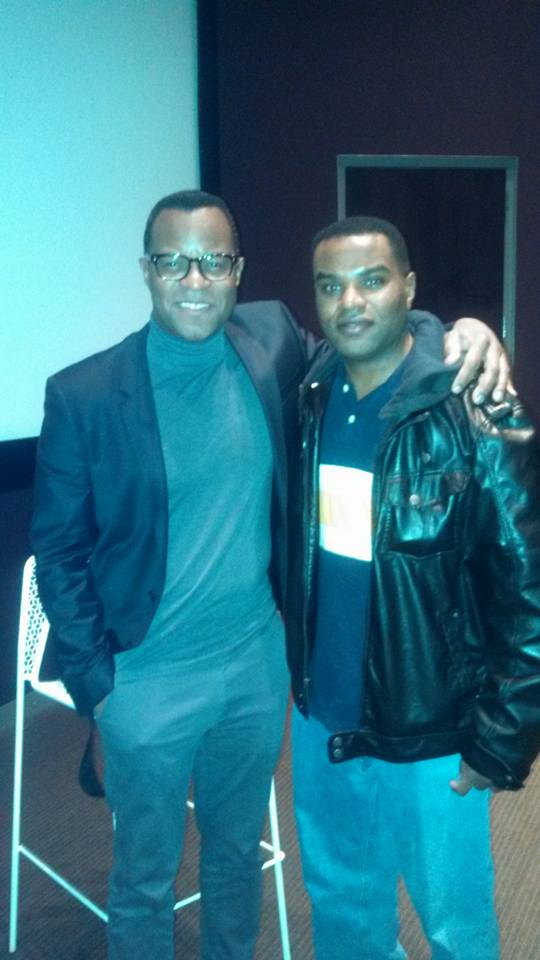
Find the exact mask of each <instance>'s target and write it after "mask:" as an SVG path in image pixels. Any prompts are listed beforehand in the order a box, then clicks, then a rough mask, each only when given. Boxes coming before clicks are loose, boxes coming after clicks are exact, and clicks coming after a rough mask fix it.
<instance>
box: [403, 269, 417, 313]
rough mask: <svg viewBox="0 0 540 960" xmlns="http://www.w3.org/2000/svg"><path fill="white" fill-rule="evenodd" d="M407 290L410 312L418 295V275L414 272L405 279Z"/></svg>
mask: <svg viewBox="0 0 540 960" xmlns="http://www.w3.org/2000/svg"><path fill="white" fill-rule="evenodd" d="M405 289H406V291H407V309H408V310H410V309H411V307H412V305H413V300H414V296H415V293H416V274H415V273H413V272H412V270H410V271H409V273H408V274H407V276H406V277H405Z"/></svg>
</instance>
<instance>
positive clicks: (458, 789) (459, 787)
mask: <svg viewBox="0 0 540 960" xmlns="http://www.w3.org/2000/svg"><path fill="white" fill-rule="evenodd" d="M450 789H451V790H453V791H454V793H457V794H459V796H460V797H464V796H466V795H467V794H468V793H469V790H472V785H471V784H470V783H467V781H465V780H462V778H461V777H458V778H457V779H456V780H450Z"/></svg>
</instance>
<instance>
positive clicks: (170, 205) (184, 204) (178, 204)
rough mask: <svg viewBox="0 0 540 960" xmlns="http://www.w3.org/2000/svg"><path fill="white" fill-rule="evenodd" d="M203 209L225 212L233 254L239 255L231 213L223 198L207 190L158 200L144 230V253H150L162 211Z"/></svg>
mask: <svg viewBox="0 0 540 960" xmlns="http://www.w3.org/2000/svg"><path fill="white" fill-rule="evenodd" d="M201 207H217V208H218V210H222V211H223V213H224V214H225V216H226V218H227V221H228V223H229V226H230V228H231V232H232V237H233V244H234V250H233V253H236V254H238V253H239V242H238V228H237V226H236V223H235V221H234V217H233V215H232V213H231V211H230V210H229V208H228V206H227V204H226V203H225V201H224V200H222V198H221V197H218V196H216V195H215V194H213V193H206V191H205V190H179V191H178V193H170V194H169V195H168V196H167V197H163V198H162V199H161V200H158V202H157V203H156V204H155V205H154V206H153V207H152V209H151V211H150V213H149V214H148V220H147V221H146V226H145V228H144V238H143V246H144V252H145V253H149V252H150V244H151V241H152V227H153V226H154V221H155V219H156V217H157V216H158V214H160V213H161V211H162V210H186V211H188V212H191V211H193V210H200V208H201Z"/></svg>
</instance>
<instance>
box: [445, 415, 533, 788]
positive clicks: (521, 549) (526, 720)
mask: <svg viewBox="0 0 540 960" xmlns="http://www.w3.org/2000/svg"><path fill="white" fill-rule="evenodd" d="M510 408H511V409H510ZM505 409H506V412H505ZM468 412H469V417H470V418H471V419H472V420H473V421H475V422H476V448H477V456H476V465H475V480H476V483H477V485H478V512H477V516H476V517H475V518H474V522H475V525H476V526H477V529H478V531H479V534H478V540H477V550H476V556H475V558H474V564H475V578H476V582H477V584H478V586H479V590H478V595H479V599H480V604H481V615H482V620H483V623H484V629H485V637H486V668H487V669H486V678H485V682H484V684H483V685H482V688H481V690H480V693H479V695H478V697H477V700H476V709H475V714H474V732H473V737H472V739H471V742H470V744H469V746H468V747H467V748H466V749H465V750H463V757H464V759H465V760H466V762H467V763H469V764H470V766H472V767H473V768H474V769H477V770H478V771H479V772H480V773H483V774H484V775H485V776H487V777H489V778H490V779H491V780H493V782H494V783H495V784H496V785H497V786H499V787H502V788H503V789H516V788H519V787H520V786H522V785H523V781H524V779H525V778H526V776H527V775H528V773H529V770H530V767H531V764H532V762H533V761H534V759H535V757H536V756H537V754H538V752H539V750H540V454H539V449H538V445H537V441H536V438H535V435H534V431H533V429H532V426H531V424H530V422H529V420H528V418H527V416H526V415H525V412H524V410H523V407H522V406H521V405H520V404H519V402H518V401H516V400H515V398H510V400H509V402H508V403H506V404H502V405H500V406H499V408H498V411H491V412H489V411H488V412H487V413H486V410H485V409H484V410H482V408H476V409H473V408H472V405H470V403H469V411H468Z"/></svg>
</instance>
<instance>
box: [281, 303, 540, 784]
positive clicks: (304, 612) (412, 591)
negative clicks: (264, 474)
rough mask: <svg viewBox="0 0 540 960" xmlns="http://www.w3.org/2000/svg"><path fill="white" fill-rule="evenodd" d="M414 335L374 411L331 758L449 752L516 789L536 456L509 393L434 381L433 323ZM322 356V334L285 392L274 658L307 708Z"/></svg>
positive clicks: (521, 772) (534, 572) (538, 571)
mask: <svg viewBox="0 0 540 960" xmlns="http://www.w3.org/2000/svg"><path fill="white" fill-rule="evenodd" d="M413 318H414V322H415V323H416V324H417V326H416V328H415V340H414V346H413V349H412V351H411V353H410V354H409V356H408V358H407V360H406V362H405V363H406V366H405V371H406V372H405V374H404V378H403V380H402V383H401V387H400V389H399V391H398V392H397V393H396V395H395V396H394V397H393V399H392V401H391V402H390V403H389V404H388V405H387V406H386V408H385V409H384V411H383V414H382V415H384V416H385V418H386V419H387V423H388V426H387V430H386V431H385V433H384V435H383V440H382V442H381V444H380V447H379V450H378V453H377V457H376V466H375V471H374V480H373V563H372V595H371V603H370V625H369V631H368V637H367V641H366V645H365V662H364V665H363V669H364V671H365V677H364V696H363V700H362V704H361V709H360V710H359V719H358V727H357V729H355V730H346V731H341V732H339V733H337V734H335V735H333V736H331V737H330V738H329V755H330V759H331V760H332V761H333V762H339V761H341V760H347V759H349V758H351V757H355V756H360V755H364V754H366V755H371V756H375V757H380V758H383V759H386V760H389V761H395V762H399V761H413V760H421V759H426V758H429V757H435V756H441V755H446V754H451V753H454V752H459V753H461V754H462V756H463V757H464V759H465V760H466V762H467V763H468V764H470V766H471V767H473V768H474V769H475V770H477V771H478V772H479V773H481V774H483V775H484V776H486V777H489V778H490V779H491V780H492V781H493V782H494V783H495V784H496V785H497V786H499V787H501V788H504V789H516V788H518V787H520V786H522V785H523V780H524V779H525V777H526V776H527V774H528V772H529V769H530V765H531V763H532V761H533V760H534V758H535V756H536V755H537V753H538V750H539V749H540V458H539V453H538V448H537V445H536V441H535V438H534V434H533V430H532V427H531V425H530V422H529V420H528V419H527V418H526V415H525V413H524V411H523V407H522V405H521V404H520V403H519V401H518V400H517V399H516V398H515V397H512V396H509V397H508V398H507V399H506V400H505V401H504V402H503V403H501V404H498V405H484V406H482V407H480V408H479V407H475V406H474V405H473V404H472V402H471V397H470V394H471V390H470V389H469V390H467V392H466V393H465V395H464V396H463V397H456V396H453V395H452V394H451V393H450V392H449V386H450V382H451V380H452V378H453V376H454V372H453V371H450V370H449V369H448V368H447V367H444V365H443V363H442V334H443V330H442V328H441V326H440V324H439V322H438V321H437V320H436V319H435V318H434V317H432V316H431V315H429V314H420V313H419V312H418V311H413V314H412V315H411V320H412V319H413ZM336 364H337V357H336V355H335V353H333V351H332V350H331V349H330V348H329V347H328V346H327V345H325V346H324V347H322V348H321V349H320V350H319V352H318V354H317V355H316V357H315V358H314V362H313V364H312V367H311V370H310V373H309V375H308V377H307V378H306V381H305V382H304V384H303V386H302V388H301V395H300V415H301V422H302V431H303V451H302V453H303V458H302V466H301V471H300V473H301V477H300V482H301V489H302V496H299V497H298V498H297V499H296V502H295V503H294V504H293V508H292V527H293V530H292V534H293V556H292V562H291V570H290V586H289V604H288V610H287V622H288V656H289V665H290V668H291V671H292V679H293V690H294V695H295V699H296V702H297V705H298V706H299V708H300V710H302V711H303V712H304V713H305V714H306V715H307V714H308V712H309V683H310V654H311V650H312V645H313V639H314V615H315V608H316V594H317V553H318V449H319V440H320V431H321V421H322V417H323V414H324V410H325V405H326V402H327V398H328V395H329V391H330V387H331V384H332V380H333V376H334V372H335V369H336Z"/></svg>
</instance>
